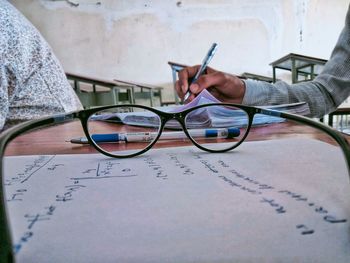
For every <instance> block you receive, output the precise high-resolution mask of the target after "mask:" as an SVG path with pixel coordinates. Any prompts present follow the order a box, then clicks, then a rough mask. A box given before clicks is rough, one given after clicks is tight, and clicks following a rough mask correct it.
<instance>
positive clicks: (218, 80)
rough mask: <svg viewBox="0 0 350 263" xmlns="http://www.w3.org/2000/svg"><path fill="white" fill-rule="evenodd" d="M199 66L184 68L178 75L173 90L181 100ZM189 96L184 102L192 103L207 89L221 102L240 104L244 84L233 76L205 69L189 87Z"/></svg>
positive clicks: (208, 68)
mask: <svg viewBox="0 0 350 263" xmlns="http://www.w3.org/2000/svg"><path fill="white" fill-rule="evenodd" d="M199 68H200V65H196V66H193V67H186V68H184V69H182V70H181V71H180V72H179V73H178V77H179V79H178V81H176V84H175V89H176V92H177V94H178V96H179V97H180V98H181V99H183V98H184V96H185V94H186V92H187V90H188V85H189V83H188V82H189V79H191V78H193V77H194V76H195V75H196V73H197V71H198V70H199ZM189 88H190V91H191V95H190V97H189V98H188V99H187V100H186V102H190V101H192V100H193V99H194V98H195V97H196V96H197V95H198V94H199V93H201V91H202V90H204V89H207V90H208V91H209V92H210V93H211V94H212V95H213V96H214V97H216V98H217V99H218V100H220V101H222V102H228V103H242V100H243V96H244V93H245V85H244V82H243V81H242V80H241V79H240V78H238V77H237V76H235V75H231V74H228V73H225V72H221V71H217V70H215V69H212V68H210V67H207V70H206V74H203V75H201V76H200V77H199V78H198V80H197V81H196V82H195V83H193V84H192V85H190V87H189Z"/></svg>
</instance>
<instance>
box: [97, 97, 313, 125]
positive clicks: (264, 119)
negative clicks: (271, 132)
mask: <svg viewBox="0 0 350 263" xmlns="http://www.w3.org/2000/svg"><path fill="white" fill-rule="evenodd" d="M210 103H220V101H219V100H217V99H216V98H215V97H214V96H213V95H211V94H210V93H209V92H208V91H207V90H203V91H202V92H201V93H200V94H199V95H198V96H197V97H196V98H195V99H194V100H193V101H191V102H190V103H188V104H185V105H180V106H167V107H158V108H157V109H158V110H161V111H164V112H181V111H184V110H187V109H190V108H193V107H195V106H197V105H203V104H210ZM261 108H266V109H271V110H277V111H283V112H289V113H295V114H299V115H307V114H309V113H310V110H309V107H308V105H307V103H306V102H300V103H293V104H283V105H272V106H263V107H261ZM195 113H196V114H191V116H190V117H188V119H187V124H188V128H192V129H194V128H222V127H231V126H234V127H244V126H247V114H246V113H245V112H244V111H243V110H239V109H237V110H234V114H233V110H232V108H227V107H221V106H213V107H208V108H201V109H198V110H196V111H195ZM93 118H94V119H95V120H104V121H112V122H118V123H124V124H128V125H134V126H145V127H157V126H159V118H158V116H157V115H155V114H154V113H153V112H127V113H111V114H103V115H96V116H94V117H93ZM283 121H284V119H282V118H279V117H273V116H268V115H264V114H256V115H255V116H254V121H253V125H264V124H270V123H277V122H283ZM166 128H170V129H181V126H180V123H178V121H177V120H170V121H168V122H167V124H166Z"/></svg>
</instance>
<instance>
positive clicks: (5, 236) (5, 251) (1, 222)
mask: <svg viewBox="0 0 350 263" xmlns="http://www.w3.org/2000/svg"><path fill="white" fill-rule="evenodd" d="M215 105H216V106H224V107H235V108H238V109H241V110H243V111H245V112H246V113H247V114H248V118H249V121H248V126H247V128H246V132H245V134H244V136H243V137H242V138H241V140H240V141H239V142H238V143H237V144H235V145H233V146H232V147H230V148H227V149H223V150H211V149H207V148H205V147H202V146H201V145H200V144H198V143H197V142H196V141H195V140H193V138H192V137H191V136H190V135H189V133H188V130H187V128H186V125H185V122H184V120H185V117H186V116H187V114H189V113H190V112H192V111H194V110H197V109H200V108H204V107H208V106H211V107H212V106H215ZM118 107H130V108H131V107H138V108H142V109H145V110H148V111H151V112H153V113H155V114H157V115H158V116H159V117H160V120H161V125H160V127H159V132H158V135H157V137H156V138H155V139H154V140H153V141H152V142H151V143H150V144H149V145H148V146H147V147H146V148H144V149H143V150H141V151H139V152H137V153H134V154H131V155H128V156H118V157H117V158H125V157H126V158H127V157H133V156H137V155H140V154H142V153H145V152H146V151H148V150H149V149H151V148H152V147H153V145H154V144H155V143H156V142H157V140H158V139H159V138H160V136H161V134H162V131H163V129H164V127H165V124H166V122H167V121H169V120H171V119H176V120H177V121H178V122H179V123H180V125H181V126H182V128H183V130H184V132H185V134H186V135H187V137H188V138H189V139H190V140H191V142H192V143H193V144H194V145H195V146H197V147H198V148H199V149H202V150H204V151H207V152H212V153H218V152H226V151H230V150H232V149H234V148H236V147H238V146H239V145H240V144H241V143H243V142H244V140H245V139H246V137H247V136H248V134H249V132H250V129H251V127H252V125H253V119H254V116H255V114H265V115H269V116H272V117H280V118H284V119H287V120H292V121H295V122H297V123H300V124H304V125H307V126H311V127H313V128H316V129H318V130H321V131H323V132H325V133H326V134H328V135H329V136H331V137H332V138H333V139H334V140H335V141H336V142H337V143H338V144H339V146H340V148H341V150H342V152H343V155H344V159H345V161H346V165H347V171H348V175H349V177H350V145H349V142H348V141H347V140H346V139H345V138H344V136H342V135H341V133H340V132H338V131H336V130H334V129H333V128H331V127H329V126H326V125H325V124H323V123H321V122H318V121H315V120H312V119H310V118H307V117H304V116H301V115H296V114H291V113H286V112H281V111H275V110H270V109H264V108H260V107H253V106H246V105H241V104H234V103H210V104H202V105H198V106H195V107H192V108H189V109H186V110H184V111H180V112H172V113H170V112H164V111H161V110H158V109H155V108H151V107H148V106H144V105H137V104H122V105H111V106H101V107H95V108H91V109H85V110H81V111H76V112H70V113H64V114H57V115H53V116H48V117H43V118H40V119H36V120H31V121H27V122H24V123H21V124H19V125H17V126H15V127H13V128H10V129H8V130H6V131H4V132H3V133H2V134H1V135H0V199H1V201H0V202H1V205H0V244H1V247H0V262H2V261H3V259H5V262H14V253H13V247H12V236H11V233H10V227H9V226H10V224H9V222H10V221H9V220H8V213H7V210H6V207H7V205H6V200H5V195H4V185H5V184H4V176H3V172H4V171H3V161H4V153H5V149H6V146H7V145H8V143H9V142H10V141H12V140H13V139H15V138H16V137H17V136H19V135H21V134H23V133H25V132H27V131H30V130H34V129H38V128H44V127H45V126H48V125H57V124H61V123H65V122H68V121H72V120H74V119H79V120H80V122H81V124H82V127H83V130H84V133H85V135H86V137H87V139H88V142H89V143H90V144H92V145H93V146H94V148H95V149H96V150H97V151H99V152H100V153H102V154H104V155H106V156H109V157H113V158H116V156H115V155H113V154H110V153H109V152H106V151H104V150H103V149H101V148H100V147H99V146H98V145H97V144H96V143H95V142H94V140H93V139H92V138H91V136H90V133H89V131H88V124H87V123H88V120H89V117H90V116H92V115H93V114H94V113H96V112H99V111H103V110H108V109H112V108H118Z"/></svg>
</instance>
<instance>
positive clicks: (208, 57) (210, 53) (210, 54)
mask: <svg viewBox="0 0 350 263" xmlns="http://www.w3.org/2000/svg"><path fill="white" fill-rule="evenodd" d="M217 47H218V44H216V43H213V45H212V46H211V47H210V49H209V51H208V53H207V55H206V56H205V58H204V60H203V62H202V65H201V67H200V68H199V70H198V71H197V73H196V75H195V76H194V78H193V79H192V82H191V84H193V83H195V82H196V81H197V80H198V78H199V77H200V75H202V74H203V72H204V71H205V70H206V68H207V66H208V64H209V62H210V60H211V59H212V58H213V57H214V54H215V52H216V49H217ZM191 84H190V85H189V86H188V90H187V92H186V94H185V97H184V101H186V100H187V99H188V98H189V97H190V95H191V91H190V86H191Z"/></svg>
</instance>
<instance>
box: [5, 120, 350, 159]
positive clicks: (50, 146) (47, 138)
mask: <svg viewBox="0 0 350 263" xmlns="http://www.w3.org/2000/svg"><path fill="white" fill-rule="evenodd" d="M344 136H346V138H347V139H348V140H349V139H350V136H347V135H344ZM76 137H85V135H84V132H83V129H82V126H81V124H80V122H79V121H74V122H70V123H66V124H63V125H60V126H54V127H50V128H45V129H42V130H37V131H33V132H30V133H28V134H25V135H22V136H19V137H17V138H16V139H15V140H14V141H12V142H10V144H9V145H8V147H7V149H6V155H28V154H29V155H30V154H85V153H97V151H96V150H95V149H94V147H92V146H89V145H79V144H72V143H70V142H69V140H70V139H71V138H76ZM295 137H306V138H313V139H318V140H322V141H327V142H329V143H332V142H331V140H330V138H329V137H328V136H327V135H325V134H324V133H323V132H321V131H318V130H315V129H313V128H310V127H308V126H305V125H297V124H294V123H278V124H272V125H267V126H261V127H253V128H252V129H251V131H250V133H249V135H248V138H247V139H246V141H258V140H271V139H281V138H295ZM349 141H350V140H349ZM243 143H244V142H243ZM191 145H193V144H192V143H191V142H190V141H189V140H188V139H184V140H182V141H176V145H175V144H174V142H173V141H171V140H158V142H157V143H156V144H155V146H154V148H166V147H174V146H176V147H182V146H191Z"/></svg>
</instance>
